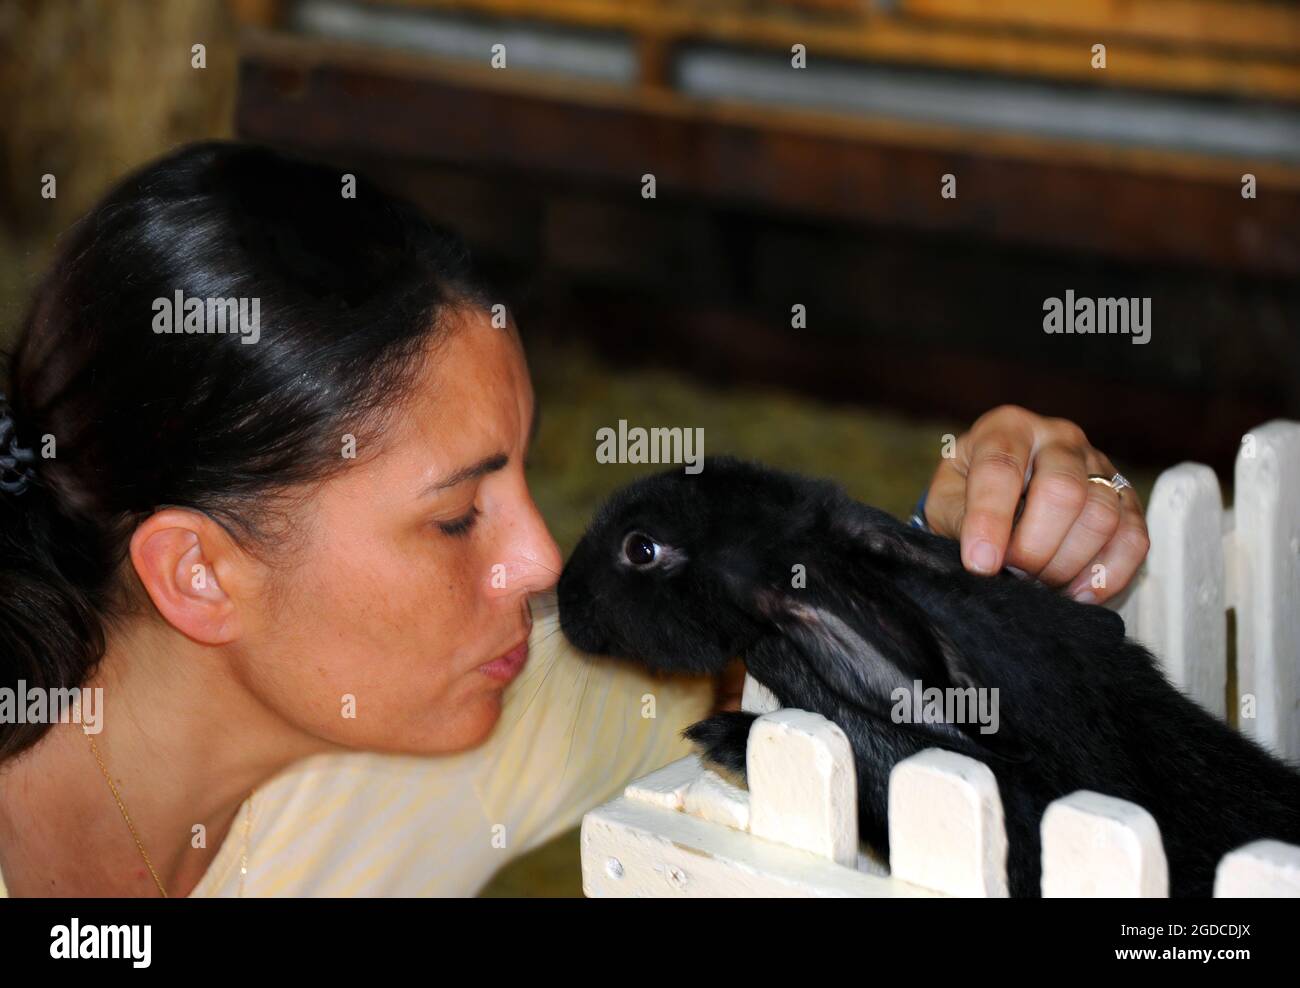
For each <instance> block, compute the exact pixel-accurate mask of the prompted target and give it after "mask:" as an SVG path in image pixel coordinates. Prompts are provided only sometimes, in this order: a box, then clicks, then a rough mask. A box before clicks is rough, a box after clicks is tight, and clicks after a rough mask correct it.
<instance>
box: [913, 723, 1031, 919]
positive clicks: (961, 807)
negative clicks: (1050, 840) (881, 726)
mask: <svg viewBox="0 0 1300 988" xmlns="http://www.w3.org/2000/svg"><path fill="white" fill-rule="evenodd" d="M889 870H890V873H891V874H892V875H893V876H894V877H895V878H897V879H901V880H902V881H905V882H910V883H912V884H914V885H921V886H924V887H925V888H930V889H934V890H935V891H937V892H943V893H946V894H948V895H964V896H975V897H979V898H1000V897H1005V896H1006V895H1007V834H1006V830H1005V828H1004V826H1003V821H1002V799H1001V798H1000V797H999V796H998V783H997V779H995V778H994V776H993V772H992V771H991V770H990V769H989V767H988V766H987V765H985V764H984V763H983V762H977V761H976V760H975V759H973V758H967V757H966V756H965V755H958V754H956V753H955V752H951V751H941V750H939V749H938V748H930V749H927V750H926V751H922V752H920V753H919V754H916V755H913V756H912V757H911V758H905V759H903V761H901V762H899V763H898V764H897V765H895V766H894V770H893V771H892V772H891V773H890V775H889Z"/></svg>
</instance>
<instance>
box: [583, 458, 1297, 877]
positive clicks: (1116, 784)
mask: <svg viewBox="0 0 1300 988" xmlns="http://www.w3.org/2000/svg"><path fill="white" fill-rule="evenodd" d="M799 567H802V571H801V570H800V569H799ZM801 572H802V574H803V579H802V580H801V579H800V573H801ZM801 582H802V583H803V584H804V585H803V586H800V585H799V584H800V583H801ZM558 595H559V611H560V621H561V626H562V627H563V630H564V633H565V634H566V635H567V636H568V638H569V639H570V640H571V641H572V642H573V643H574V644H575V645H576V646H577V647H579V648H581V649H583V650H586V651H589V652H593V653H599V654H606V655H612V656H618V657H622V658H626V659H631V660H635V661H637V662H639V663H641V664H643V665H645V666H648V667H651V668H653V669H659V670H679V671H689V672H695V673H710V672H716V671H718V670H720V669H721V668H722V667H723V666H724V664H726V663H727V662H728V661H729V660H730V659H731V658H732V657H734V656H739V657H740V658H741V659H743V660H744V662H745V665H746V667H747V668H748V670H749V672H750V674H751V675H752V676H754V678H756V679H757V680H758V681H759V682H761V683H763V684H764V685H765V686H767V687H768V688H769V689H770V690H771V691H772V692H773V693H774V694H775V695H776V697H777V699H778V700H779V701H780V703H781V704H782V706H786V707H797V708H801V709H805V710H813V711H816V712H817V713H820V714H822V715H823V716H825V717H827V718H828V719H830V720H831V721H833V722H835V723H836V724H838V725H839V726H840V728H841V729H843V731H844V732H845V734H846V735H847V736H848V738H849V741H850V743H851V744H852V747H853V753H854V758H855V760H856V763H857V776H858V806H859V828H860V830H859V832H860V836H861V838H862V840H863V841H865V842H866V843H867V844H868V845H870V846H871V847H872V848H873V849H874V850H876V851H877V852H878V853H880V854H882V855H887V854H888V826H887V817H886V807H887V795H888V785H889V772H890V769H892V768H893V766H894V765H895V764H896V763H897V762H898V761H900V760H901V759H903V758H906V757H908V756H909V755H912V754H915V753H916V752H918V751H921V750H923V749H925V748H927V747H933V746H937V747H942V748H948V749H951V750H954V751H958V752H962V753H964V754H968V755H971V756H973V757H975V758H979V759H980V760H982V761H984V762H985V763H986V764H987V765H988V766H989V767H990V768H991V769H992V770H993V772H994V774H995V776H996V777H997V780H998V787H999V790H1000V794H1001V798H1002V805H1003V810H1004V814H1005V820H1006V828H1007V839H1008V845H1009V851H1008V862H1007V870H1008V882H1009V886H1010V891H1011V894H1012V895H1016V896H1032V895H1038V894H1039V876H1040V872H1041V864H1040V843H1039V824H1040V821H1041V819H1042V816H1043V812H1044V811H1045V810H1046V809H1047V805H1048V804H1049V803H1050V802H1051V801H1052V800H1054V799H1057V798H1058V797H1061V796H1065V795H1068V794H1069V793H1072V792H1074V791H1076V790H1079V789H1090V790H1094V791H1096V792H1100V793H1104V794H1106V795H1110V796H1116V797H1119V798H1122V799H1127V800H1131V801H1133V802H1135V803H1137V804H1139V805H1140V806H1143V807H1145V808H1146V809H1147V810H1148V811H1149V812H1150V813H1151V815H1152V816H1153V817H1154V818H1155V820H1156V823H1157V824H1159V827H1160V834H1161V838H1162V840H1163V842H1164V850H1165V855H1166V858H1167V860H1168V863H1169V873H1170V892H1171V894H1172V895H1175V896H1208V895H1210V894H1211V892H1212V888H1213V882H1214V871H1215V867H1216V865H1217V864H1218V862H1219V860H1220V858H1222V857H1223V855H1224V854H1225V853H1227V852H1228V851H1231V850H1233V849H1234V848H1237V847H1240V846H1242V845H1243V844H1247V843H1249V842H1250V841H1252V840H1256V839H1260V838H1275V839H1278V840H1282V841H1287V842H1290V843H1294V844H1300V774H1297V772H1296V771H1295V770H1294V769H1292V768H1289V767H1288V766H1287V765H1285V764H1283V763H1282V762H1280V761H1278V760H1277V759H1276V758H1274V757H1272V756H1271V755H1269V754H1268V753H1266V752H1265V751H1264V750H1263V749H1262V748H1261V747H1260V746H1259V745H1257V744H1256V743H1255V742H1253V741H1252V740H1250V739H1248V738H1246V737H1245V736H1243V735H1241V734H1239V733H1238V732H1236V731H1234V730H1233V729H1232V728H1230V727H1228V726H1227V725H1226V724H1225V723H1223V722H1222V721H1220V720H1218V719H1217V718H1216V717H1214V716H1213V715H1211V714H1210V713H1208V712H1207V711H1205V710H1204V709H1203V708H1201V707H1200V706H1198V705H1197V704H1196V703H1194V702H1193V701H1191V700H1190V699H1188V698H1187V697H1185V696H1184V695H1183V694H1182V693H1180V692H1179V691H1178V690H1177V689H1176V688H1174V687H1173V686H1172V685H1171V684H1170V683H1169V682H1168V680H1166V679H1165V677H1164V675H1163V674H1162V673H1161V671H1160V670H1159V668H1158V667H1157V665H1156V663H1155V660H1154V659H1153V657H1152V656H1151V654H1150V653H1149V652H1148V651H1147V650H1146V649H1144V648H1143V647H1141V646H1140V645H1138V644H1136V643H1134V642H1132V641H1129V640H1127V639H1126V638H1125V636H1124V624H1123V621H1122V619H1121V618H1120V617H1119V616H1118V615H1117V614H1115V613H1114V612H1112V611H1110V610H1107V609H1106V608H1104V607H1100V606H1097V605H1090V604H1080V603H1077V602H1075V601H1073V600H1070V599H1068V598H1066V597H1064V596H1063V595H1061V594H1059V593H1057V592H1055V591H1052V590H1049V589H1048V588H1046V587H1044V586H1042V585H1041V584H1038V583H1036V582H1033V581H1031V580H1026V579H1022V578H1019V577H1017V576H1014V575H1012V574H1010V573H1008V572H1005V571H1004V572H1003V573H1001V574H999V575H997V576H994V577H981V576H976V575H974V574H971V573H968V572H967V571H966V570H965V569H964V568H963V567H962V564H961V559H960V554H959V549H958V544H957V543H956V542H955V541H953V540H951V539H946V538H942V537H939V536H936V535H931V534H928V533H925V532H922V531H919V530H916V529H913V528H909V527H908V526H906V525H904V524H903V523H902V522H900V521H898V520H896V519H895V518H893V517H891V516H890V515H888V514H886V513H885V512H882V511H880V510H878V509H875V508H871V507H868V506H866V505H863V504H860V503H858V502H856V501H854V500H852V499H851V498H849V497H848V496H847V495H846V494H844V492H843V491H842V490H840V488H838V487H837V486H835V485H834V484H831V483H829V482H826V481H819V480H813V479H808V478H804V477H800V476H796V475H792V474H787V473H781V472H778V471H775V470H770V469H767V468H764V467H761V466H758V465H755V464H750V463H745V462H741V461H737V460H733V459H731V458H727V457H711V458H709V459H708V460H706V463H705V467H704V470H703V472H701V473H699V474H698V475H694V476H692V475H687V474H685V473H683V472H681V471H680V470H677V471H670V472H665V473H661V474H657V475H654V476H650V477H647V478H645V479H642V480H640V481H638V482H636V483H633V484H632V485H630V486H628V487H626V488H624V489H623V490H622V491H620V492H618V493H617V494H615V495H614V496H613V497H611V498H610V499H609V501H608V502H607V503H606V504H605V505H604V506H603V507H602V508H601V510H600V511H599V512H598V514H597V516H596V518H595V520H594V521H593V522H592V524H591V527H590V528H589V529H588V531H587V533H586V534H585V535H584V536H583V538H582V540H581V541H580V542H579V544H578V546H577V548H576V549H575V550H574V552H573V555H572V557H571V558H570V559H569V561H568V563H567V564H566V565H565V567H564V572H563V574H562V576H561V578H560V583H559V590H558ZM917 681H920V682H921V683H922V684H923V686H924V688H926V689H929V688H931V687H937V688H938V689H940V690H946V689H949V688H954V689H967V688H970V687H974V688H976V689H991V688H996V689H997V690H998V691H999V692H998V694H997V697H998V719H999V723H998V725H997V730H996V731H995V732H993V733H984V732H983V730H982V729H981V725H980V724H976V723H946V722H937V723H924V722H906V721H905V722H899V720H898V717H897V716H895V699H896V697H897V696H899V694H896V693H895V690H897V689H899V688H902V689H904V690H905V691H906V692H907V693H908V694H909V695H910V693H911V690H912V688H913V684H914V683H915V682H917ZM987 695H988V694H986V696H987ZM753 719H754V715H752V714H747V713H723V714H719V715H716V716H714V717H710V718H709V719H707V720H704V721H701V722H699V723H698V724H695V725H693V726H692V727H690V728H688V729H687V731H686V736H687V737H688V738H690V739H691V740H692V741H693V742H694V743H695V744H696V745H697V747H698V748H699V749H700V751H701V753H702V755H703V756H704V757H705V758H707V759H708V760H710V761H712V762H714V763H716V764H718V765H720V766H722V767H724V768H726V769H728V770H731V771H733V772H736V773H740V774H742V775H743V773H744V771H745V748H746V740H747V738H748V734H749V728H750V725H751V723H752V722H753ZM924 719H925V718H920V720H922V721H923V720H924ZM968 719H969V718H968ZM910 720H911V721H915V720H917V719H916V718H911V719H910Z"/></svg>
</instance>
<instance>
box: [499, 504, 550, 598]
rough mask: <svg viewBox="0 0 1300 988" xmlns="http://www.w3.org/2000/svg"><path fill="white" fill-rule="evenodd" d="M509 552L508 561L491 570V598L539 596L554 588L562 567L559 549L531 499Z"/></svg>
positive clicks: (516, 530)
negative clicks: (526, 594) (542, 592)
mask: <svg viewBox="0 0 1300 988" xmlns="http://www.w3.org/2000/svg"><path fill="white" fill-rule="evenodd" d="M509 549H510V552H509V553H508V558H507V559H504V560H502V561H501V562H499V563H494V564H493V565H492V568H491V570H492V571H491V575H490V579H489V588H490V592H491V593H492V594H493V595H494V596H508V595H514V594H520V593H538V592H539V591H542V590H548V589H550V588H551V587H553V586H555V584H556V581H558V580H559V578H560V567H561V565H562V564H563V560H562V559H561V558H560V547H559V546H557V545H556V544H555V539H553V538H552V537H551V533H550V530H549V529H548V528H547V527H546V522H545V521H544V520H543V519H542V515H541V512H539V511H538V510H537V506H536V505H535V504H533V503H532V501H531V500H529V502H528V506H527V509H526V510H524V511H523V515H522V517H521V518H520V519H519V521H518V523H517V525H516V526H514V528H513V531H512V533H511V538H510V542H509Z"/></svg>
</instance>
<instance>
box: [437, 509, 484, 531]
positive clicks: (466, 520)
mask: <svg viewBox="0 0 1300 988" xmlns="http://www.w3.org/2000/svg"><path fill="white" fill-rule="evenodd" d="M478 513H479V512H478V507H477V506H476V505H471V506H470V509H469V511H467V512H465V514H463V515H461V516H460V517H459V518H453V519H452V520H451V521H440V522H436V524H437V526H438V528H439V530H440V531H441V532H442V533H443V534H444V535H451V536H461V535H468V534H469V530H470V529H471V528H473V527H474V522H475V521H476V520H477V519H478Z"/></svg>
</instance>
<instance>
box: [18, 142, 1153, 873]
mask: <svg viewBox="0 0 1300 988" xmlns="http://www.w3.org/2000/svg"><path fill="white" fill-rule="evenodd" d="M342 188H343V186H342V183H341V176H340V174H339V173H338V172H336V171H334V170H331V169H328V168H324V167H319V166H315V165H311V164H307V163H303V162H299V161H296V160H292V159H289V158H286V157H284V156H281V155H278V154H275V153H272V152H270V151H267V150H264V149H259V148H254V147H247V146H241V145H234V144H204V145H198V146H191V147H188V148H185V149H182V150H180V151H178V152H176V153H174V154H172V155H171V156H169V157H167V158H165V159H163V160H161V161H159V162H157V163H155V164H153V165H151V166H149V167H147V168H145V169H144V170H142V171H141V172H139V173H137V174H135V175H133V176H132V177H130V178H128V179H127V180H126V181H125V182H124V183H123V184H122V185H121V186H119V187H118V188H117V189H116V190H115V191H114V192H112V193H111V194H110V195H109V196H108V197H107V198H106V199H105V200H104V202H102V203H101V204H100V205H99V206H98V207H97V208H96V209H95V210H93V211H92V212H91V213H90V214H89V215H88V216H87V217H86V218H85V219H84V220H83V221H82V222H81V223H80V224H79V225H78V226H77V227H76V228H75V230H74V231H73V232H72V233H71V234H70V236H69V238H68V240H67V242H66V243H65V244H64V245H63V248H62V250H61V252H60V255H59V258H58V260H57V261H56V263H55V264H54V266H53V269H52V270H51V272H50V274H49V276H48V277H47V279H46V281H45V282H44V283H43V284H42V286H41V287H40V289H39V290H38V292H37V294H36V297H35V299H34V302H33V304H32V308H31V312H30V315H29V317H28V320H27V322H26V324H25V326H24V328H23V332H22V336H21V338H20V340H19V344H18V347H17V350H16V353H15V355H14V357H13V359H12V366H11V374H10V381H11V384H10V391H9V399H8V407H7V408H5V407H4V406H0V415H3V418H0V443H7V444H8V448H7V450H0V454H5V455H7V456H8V459H5V460H0V463H3V464H4V466H5V469H4V472H3V475H2V476H0V482H3V490H0V688H4V687H8V688H10V689H17V688H19V686H20V684H22V685H24V686H25V688H26V690H28V691H33V690H45V691H50V690H60V689H66V688H72V687H85V688H86V690H88V691H89V692H87V691H86V690H83V693H82V694H81V695H83V696H85V697H86V698H87V702H86V704H83V709H82V710H81V714H82V720H83V722H85V723H86V724H87V725H89V720H88V719H87V718H86V717H85V714H86V713H88V712H89V709H88V708H89V706H90V705H91V704H93V697H94V696H95V695H96V694H95V693H94V692H93V691H95V690H102V691H103V692H102V696H103V705H104V707H103V718H102V722H101V724H100V726H101V727H102V730H98V731H97V732H94V731H89V727H88V726H87V727H86V728H83V726H81V725H80V724H77V723H54V724H49V723H3V724H0V759H2V760H3V762H2V765H0V876H3V877H2V884H0V887H4V888H7V890H8V893H9V894H13V895H159V894H162V895H186V894H245V893H246V894H263V895H264V894H398V893H400V894H409V893H433V894H465V893H472V892H473V891H474V890H475V889H477V888H478V887H479V886H480V885H481V884H482V883H483V882H484V881H486V879H487V878H488V877H490V875H491V873H492V872H493V871H495V870H496V869H497V868H498V867H499V866H500V865H501V864H502V863H503V862H504V861H505V860H506V859H507V858H508V856H510V855H512V854H516V853H519V852H520V851H522V850H525V849H527V848H528V847H530V846H532V845H534V844H536V843H538V842H539V841H541V840H544V839H546V838H547V837H549V836H550V835H551V834H553V833H555V832H557V831H559V830H560V829H563V828H564V827H566V826H569V825H571V824H572V823H573V822H574V821H576V820H577V819H578V818H579V816H580V815H581V813H582V812H583V811H584V810H585V809H586V808H588V807H589V806H591V805H593V804H594V803H596V802H598V801H600V800H601V799H603V798H606V797H608V796H609V795H611V794H612V793H614V792H615V791H617V789H618V788H619V787H620V786H621V785H622V784H623V783H624V782H625V781H626V780H627V779H628V778H629V777H632V776H634V775H637V774H640V773H642V772H644V771H648V770H649V769H651V768H653V767H655V766H657V765H659V764H662V763H664V762H666V761H668V760H669V759H671V758H674V757H677V756H678V755H679V754H681V753H682V750H683V748H682V745H683V742H681V741H680V739H679V738H678V736H677V733H678V731H679V730H680V728H681V727H682V726H684V725H685V724H687V723H690V722H691V721H693V720H695V719H698V717H699V716H701V715H702V713H703V712H704V710H705V709H706V708H707V706H708V704H709V702H710V701H711V696H710V695H709V692H708V684H692V683H690V682H669V683H664V682H657V681H652V680H650V679H649V678H648V677H646V676H644V675H641V674H639V673H636V672H634V671H632V670H628V669H622V668H615V667H612V666H607V665H603V664H594V665H590V664H586V663H581V662H579V661H577V660H576V659H575V658H574V657H573V656H572V655H571V654H570V653H568V652H567V650H566V649H564V648H563V646H562V645H561V643H560V642H559V636H552V637H547V638H545V640H544V641H543V640H541V637H542V636H540V635H539V636H536V637H535V638H534V640H533V644H534V646H535V647H534V654H533V661H531V662H529V661H528V659H529V637H530V627H531V620H530V612H529V599H530V597H531V596H532V595H534V594H536V593H537V592H538V591H542V590H544V589H546V588H548V587H549V586H550V585H551V584H552V583H553V582H554V581H555V579H556V576H557V573H558V570H559V568H560V565H561V560H560V557H559V553H558V552H557V550H556V546H555V544H554V542H553V541H552V539H551V537H550V535H549V533H548V532H547V530H546V526H545V523H544V522H543V520H542V519H541V517H540V516H539V515H538V512H537V509H536V507H535V505H534V504H533V502H532V500H531V498H530V496H529V492H528V488H527V485H526V483H525V479H524V467H523V464H524V458H525V456H526V454H527V449H528V444H529V440H530V436H531V432H532V429H533V425H534V423H535V420H536V416H535V409H534V406H533V395H532V389H531V386H530V384H529V380H528V373H527V369H526V367H525V363H524V358H523V352H522V349H521V347H520V343H519V339H518V336H517V334H516V331H515V328H514V327H513V325H507V326H504V327H503V326H502V325H500V322H501V320H500V319H494V318H493V305H494V304H495V299H494V297H493V295H492V293H491V291H490V290H489V289H488V288H487V287H486V286H485V285H483V284H482V283H481V282H480V281H479V280H478V279H477V277H476V276H475V274H474V273H473V271H472V270H471V268H470V265H469V262H468V258H467V254H466V251H465V250H464V248H463V247H462V246H461V245H460V243H459V242H458V241H457V240H456V239H455V238H454V237H453V236H452V235H450V234H449V233H447V232H445V231H442V230H440V229H437V228H435V227H433V226H431V225H429V224H428V223H426V222H424V221H423V220H421V219H420V218H419V217H418V216H417V215H416V214H415V213H414V212H413V211H412V210H411V209H409V208H408V207H407V206H405V205H404V204H402V203H400V202H398V201H395V200H393V199H391V198H389V197H387V196H385V195H384V194H383V193H381V192H380V191H379V190H378V189H376V188H375V187H373V186H371V185H370V184H368V183H366V182H365V181H360V182H359V183H358V185H357V189H356V194H355V197H346V198H345V197H344V196H343V195H342V191H341V190H342ZM497 311H498V312H499V311H500V310H497ZM1113 472H1114V471H1113V468H1112V467H1111V465H1110V464H1109V463H1108V462H1107V461H1106V460H1105V458H1104V457H1102V456H1101V454H1099V453H1098V452H1096V451H1095V450H1093V449H1092V448H1091V447H1089V446H1088V444H1087V442H1086V440H1085V439H1084V437H1083V435H1082V433H1081V432H1079V431H1078V430H1077V428H1075V427H1074V426H1072V425H1070V424H1069V423H1064V422H1061V421H1059V420H1045V419H1041V418H1039V417H1037V416H1034V415H1032V414H1031V413H1028V412H1025V411H1024V410H1022V409H1016V408H1004V409H999V410H997V411H995V412H993V413H990V414H989V415H988V416H985V417H984V418H983V419H981V420H980V422H978V423H977V424H976V426H975V428H974V429H973V430H972V431H971V433H970V434H968V435H966V436H963V437H962V438H961V440H960V441H959V443H958V444H957V456H956V457H955V458H954V459H951V460H945V461H943V462H942V463H941V464H940V467H939V469H938V471H937V472H936V476H935V480H934V482H933V483H932V486H931V490H930V492H929V496H928V500H927V502H926V503H925V506H924V508H923V511H924V516H925V517H926V518H927V519H928V521H929V522H930V523H931V524H932V525H933V526H934V527H935V528H937V529H938V530H941V531H945V532H950V533H952V534H954V535H956V534H957V533H958V532H960V533H961V535H962V538H963V545H964V549H963V552H964V558H965V559H966V560H967V561H968V565H970V566H972V567H973V568H978V569H981V570H984V571H989V572H991V571H995V570H996V569H998V568H999V567H1000V566H1001V565H1002V564H1003V562H1004V561H1005V562H1006V563H1008V564H1010V565H1015V566H1018V567H1019V568H1021V569H1024V570H1026V571H1027V572H1029V573H1031V574H1032V575H1035V576H1038V577H1040V578H1042V579H1044V580H1047V581H1049V582H1052V583H1054V584H1057V585H1064V584H1067V583H1070V582H1071V581H1076V580H1077V581H1079V583H1078V585H1077V586H1074V587H1073V589H1074V590H1075V591H1076V592H1080V593H1081V592H1084V590H1085V588H1090V582H1091V581H1090V579H1089V577H1090V574H1091V572H1092V566H1093V564H1094V563H1096V562H1101V563H1103V564H1104V565H1106V566H1107V567H1108V570H1109V580H1108V583H1107V587H1106V588H1104V589H1103V588H1099V589H1097V590H1091V589H1088V592H1092V593H1094V595H1095V599H1098V600H1100V599H1104V598H1105V596H1107V595H1108V594H1112V593H1114V592H1116V591H1118V590H1119V589H1121V588H1122V586H1123V585H1124V584H1125V583H1126V582H1127V581H1128V579H1129V578H1130V577H1131V575H1132V573H1133V571H1134V570H1135V569H1136V567H1137V565H1138V563H1140V561H1141V558H1142V556H1143V554H1144V552H1145V547H1146V543H1145V533H1144V529H1143V525H1142V519H1141V515H1140V511H1138V510H1137V509H1136V507H1135V501H1134V499H1132V498H1125V499H1123V500H1122V501H1121V499H1117V498H1115V496H1114V492H1113V491H1109V490H1106V489H1104V488H1100V487H1099V486H1098V485H1094V484H1089V483H1087V475H1088V474H1090V473H1105V474H1107V475H1109V474H1111V473H1113ZM1026 476H1030V477H1031V480H1030V483H1029V488H1028V498H1027V502H1026V507H1025V510H1024V516H1023V519H1022V520H1021V522H1020V524H1019V525H1018V526H1017V527H1016V529H1015V535H1014V538H1013V537H1012V535H1011V530H1012V515H1013V512H1014V510H1015V508H1016V504H1017V501H1018V499H1019V496H1020V493H1021V490H1022V488H1023V486H1024V479H1025V478H1026ZM1121 510H1123V511H1125V512H1126V513H1125V514H1124V515H1121V514H1120V511H1121ZM538 646H540V653H541V654H538V652H539V649H538ZM593 697H594V698H596V699H597V700H598V701H599V702H598V703H588V702H584V701H586V700H589V699H591V698H593ZM647 698H649V701H650V705H651V706H652V707H654V708H657V712H656V713H655V715H654V716H645V715H644V714H645V708H646V704H647ZM409 755H417V756H431V755H440V756H443V757H440V758H428V757H424V758H409V757H403V756H409ZM250 794H255V795H251V796H250Z"/></svg>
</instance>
